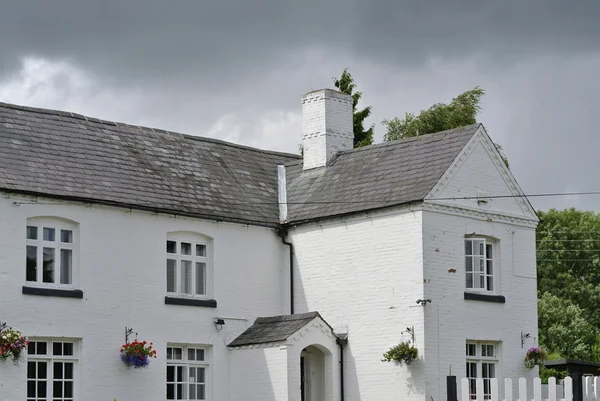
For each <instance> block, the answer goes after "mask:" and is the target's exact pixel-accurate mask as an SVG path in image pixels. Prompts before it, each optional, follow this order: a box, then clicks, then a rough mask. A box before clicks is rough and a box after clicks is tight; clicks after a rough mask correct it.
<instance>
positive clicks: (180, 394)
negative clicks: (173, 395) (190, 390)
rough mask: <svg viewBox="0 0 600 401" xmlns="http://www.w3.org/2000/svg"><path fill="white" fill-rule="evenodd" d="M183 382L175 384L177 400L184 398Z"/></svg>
mask: <svg viewBox="0 0 600 401" xmlns="http://www.w3.org/2000/svg"><path fill="white" fill-rule="evenodd" d="M185 388H186V386H185V384H178V385H177V399H178V400H185Z"/></svg>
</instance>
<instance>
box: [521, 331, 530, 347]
mask: <svg viewBox="0 0 600 401" xmlns="http://www.w3.org/2000/svg"><path fill="white" fill-rule="evenodd" d="M528 338H529V333H523V332H521V348H523V346H524V345H525V340H527V339H528Z"/></svg>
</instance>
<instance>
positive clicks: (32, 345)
mask: <svg viewBox="0 0 600 401" xmlns="http://www.w3.org/2000/svg"><path fill="white" fill-rule="evenodd" d="M27 355H35V341H30V342H29V345H27Z"/></svg>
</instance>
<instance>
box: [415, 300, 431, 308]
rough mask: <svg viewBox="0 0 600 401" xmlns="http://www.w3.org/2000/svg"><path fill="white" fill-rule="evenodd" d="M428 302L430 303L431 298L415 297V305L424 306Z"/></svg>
mask: <svg viewBox="0 0 600 401" xmlns="http://www.w3.org/2000/svg"><path fill="white" fill-rule="evenodd" d="M428 302H429V303H431V299H417V305H419V304H420V305H423V306H425V305H426V304H427V303H428Z"/></svg>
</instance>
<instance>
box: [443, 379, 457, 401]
mask: <svg viewBox="0 0 600 401" xmlns="http://www.w3.org/2000/svg"><path fill="white" fill-rule="evenodd" d="M446 401H458V391H457V387H456V376H446Z"/></svg>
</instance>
